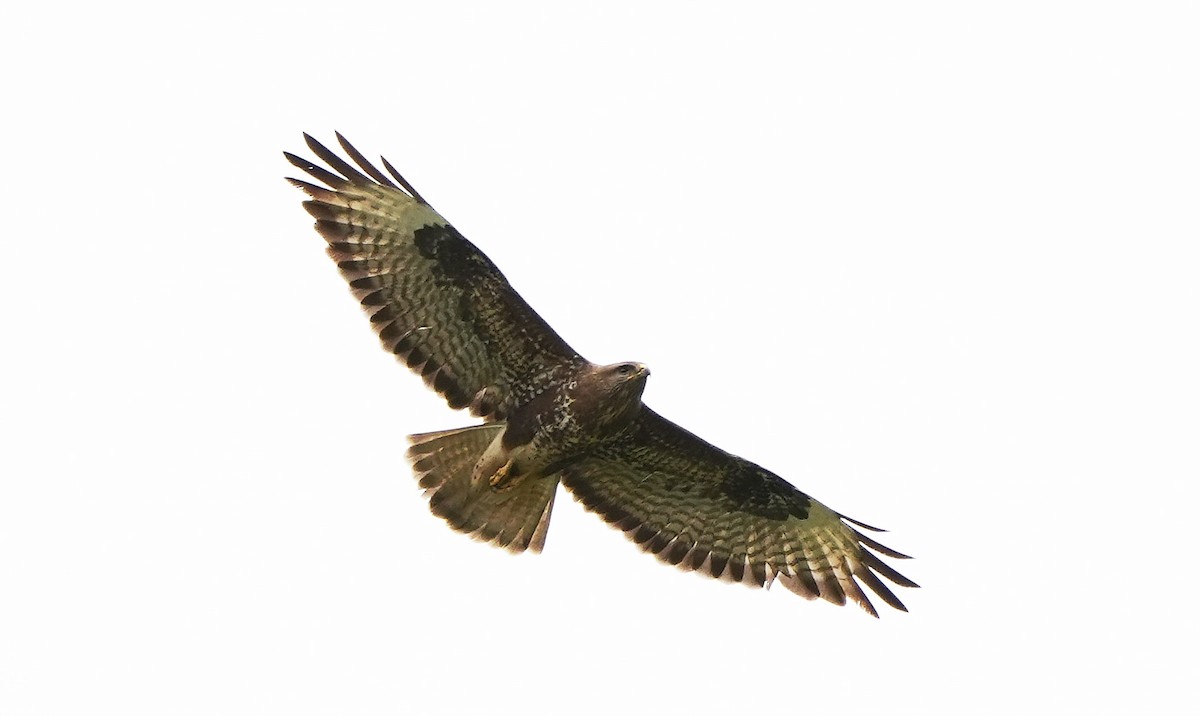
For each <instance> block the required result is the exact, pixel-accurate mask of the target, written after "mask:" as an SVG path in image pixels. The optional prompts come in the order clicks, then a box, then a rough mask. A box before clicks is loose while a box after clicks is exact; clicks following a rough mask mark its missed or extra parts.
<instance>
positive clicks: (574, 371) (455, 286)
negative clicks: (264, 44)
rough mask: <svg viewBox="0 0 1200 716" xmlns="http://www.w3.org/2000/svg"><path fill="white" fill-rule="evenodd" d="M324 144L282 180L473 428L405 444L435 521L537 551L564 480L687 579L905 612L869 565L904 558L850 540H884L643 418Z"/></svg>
mask: <svg viewBox="0 0 1200 716" xmlns="http://www.w3.org/2000/svg"><path fill="white" fill-rule="evenodd" d="M335 134H336V137H337V141H338V144H339V145H340V147H341V149H342V151H343V152H344V153H345V155H346V156H347V157H348V158H349V160H350V161H347V160H346V159H344V158H342V157H341V156H339V155H338V154H337V153H336V152H334V151H332V150H330V149H328V148H327V147H325V146H324V145H322V144H321V143H320V142H318V141H317V140H315V139H313V137H312V136H310V135H309V134H307V133H305V134H304V140H305V144H306V145H307V146H308V148H309V150H310V151H311V152H312V153H313V154H315V155H316V157H317V158H318V159H320V160H321V161H322V162H324V164H325V166H321V165H320V164H318V163H315V162H313V161H309V160H308V159H305V158H302V157H300V156H297V155H295V154H292V153H290V152H284V156H285V157H286V159H287V160H288V162H290V163H291V164H292V165H293V166H294V167H296V168H298V169H300V170H301V171H303V172H304V173H305V174H307V175H308V178H309V179H312V180H315V181H316V182H318V183H312V181H308V180H303V179H295V178H289V179H288V181H289V182H291V183H292V184H293V185H294V186H296V187H298V188H299V189H301V190H302V191H303V192H304V193H305V194H307V195H308V199H307V200H306V201H304V202H303V206H304V209H305V210H307V212H308V213H309V214H310V215H311V216H312V217H313V218H314V219H315V221H316V223H315V228H316V230H317V232H318V233H319V234H320V235H321V237H323V238H324V239H325V241H326V243H327V247H326V248H327V253H328V255H329V256H330V258H332V259H333V261H334V262H335V263H336V264H337V267H338V269H339V270H340V271H341V274H342V276H343V277H344V278H345V279H346V281H347V282H348V283H349V286H350V290H351V292H352V293H353V295H354V297H355V298H356V299H357V300H358V302H359V303H360V304H361V306H362V308H363V309H364V310H365V311H366V313H367V315H368V316H369V319H370V324H371V327H372V328H373V329H374V330H375V333H376V334H377V335H378V338H379V340H380V342H381V343H382V345H383V348H384V349H385V350H387V351H388V352H390V353H392V354H393V355H394V356H395V357H396V359H397V360H398V361H399V362H401V363H403V364H405V365H406V366H408V367H409V368H410V369H411V370H412V371H413V372H415V373H417V374H418V375H420V376H421V377H422V379H423V380H424V382H425V384H426V385H427V386H428V387H430V388H431V389H433V390H434V391H436V392H437V393H438V394H440V395H441V396H442V398H443V399H444V400H445V401H446V403H447V404H448V405H449V407H450V408H452V409H454V410H463V409H466V410H469V411H470V413H471V414H472V415H474V416H476V417H477V418H480V419H481V422H479V423H478V424H473V425H468V426H465V427H461V428H457V429H452V430H441V431H436V432H425V433H418V434H414V435H410V436H409V438H408V440H409V447H408V449H407V453H406V454H407V456H408V458H409V460H410V461H411V463H412V467H413V471H414V473H415V476H416V478H417V483H418V485H419V486H420V488H422V489H423V494H424V496H425V498H426V499H427V500H428V506H429V509H430V511H431V512H432V513H433V514H434V515H436V516H438V517H440V518H442V519H443V520H445V522H446V523H447V524H448V525H449V526H450V527H451V528H453V529H454V530H457V531H459V532H463V533H466V534H468V535H470V536H472V537H474V538H476V539H478V540H481V541H483V542H486V543H489V544H492V545H495V546H497V547H501V548H506V549H508V550H509V551H512V552H524V551H530V552H540V551H542V548H543V547H544V545H545V541H546V533H547V529H548V527H549V523H550V513H551V511H552V510H553V507H554V498H555V495H556V494H557V492H558V486H559V485H560V484H561V485H562V486H563V487H564V488H565V489H566V490H568V491H569V492H570V493H571V494H572V496H573V497H574V498H575V499H577V500H578V501H579V502H581V503H582V504H583V505H584V507H586V508H587V509H588V510H590V511H591V512H594V513H596V514H597V515H599V516H600V517H601V518H603V520H604V521H606V522H607V523H609V524H610V525H612V526H613V527H615V528H616V529H618V530H620V531H622V532H624V533H625V534H626V535H627V536H628V537H629V538H630V539H631V540H632V541H633V542H635V543H636V544H637V545H639V546H640V547H641V548H642V549H643V550H644V551H646V552H649V553H652V554H654V555H656V556H657V557H658V558H659V559H660V560H662V561H663V562H666V563H668V564H671V565H675V566H676V567H678V568H680V569H683V570H685V571H692V572H697V573H700V574H703V575H707V576H710V577H714V578H718V579H721V580H724V581H731V582H740V583H742V584H745V585H748V586H751V587H767V588H769V587H770V586H771V585H772V584H773V583H775V582H778V583H780V584H782V585H783V586H784V587H785V588H786V589H787V590H789V591H791V592H794V593H795V594H798V595H799V596H801V597H804V598H806V599H810V600H812V599H817V598H821V599H823V600H825V601H827V602H830V603H833V604H837V605H844V604H846V603H847V601H852V602H854V603H856V604H858V605H859V606H860V607H862V609H864V610H865V611H866V612H867V613H869V614H871V615H872V616H875V617H876V618H878V616H879V613H878V611H877V610H876V608H875V606H874V605H873V603H872V601H871V599H870V598H869V597H868V595H867V593H866V591H864V589H863V587H866V588H867V589H869V590H870V591H871V592H872V593H873V594H874V595H875V596H877V597H878V598H879V599H882V600H883V602H884V603H886V604H888V605H889V606H891V607H893V608H895V609H898V610H901V611H905V612H907V611H908V609H907V607H905V605H904V604H903V602H901V600H900V599H899V598H898V597H897V596H896V595H895V593H894V592H893V591H892V589H891V588H889V587H888V585H887V584H885V583H884V581H883V580H882V579H880V577H884V578H886V579H887V580H889V581H890V582H892V583H893V584H896V585H899V586H903V587H917V586H918V585H917V584H916V583H915V582H913V581H912V580H911V579H909V578H907V577H905V576H903V575H902V574H900V573H899V572H898V571H896V570H895V569H894V568H893V567H892V566H890V565H889V564H887V563H886V562H884V561H883V559H881V558H880V555H883V556H886V557H891V558H894V559H909V557H908V555H905V554H903V553H901V552H898V551H896V550H894V549H891V548H889V547H886V546H884V545H882V544H880V543H879V542H877V541H876V540H874V539H872V538H871V537H869V536H867V535H866V534H864V532H863V531H861V530H865V531H868V532H882V531H883V530H880V529H879V528H876V527H872V526H870V525H868V524H865V523H863V522H859V521H858V520H854V519H851V518H850V517H847V516H845V515H843V514H841V513H838V512H835V511H834V510H832V509H830V508H829V507H827V506H826V505H824V504H823V503H821V502H819V501H817V500H816V499H814V498H812V497H810V496H809V495H807V494H805V493H803V492H801V491H800V490H799V489H797V488H796V487H794V486H793V485H792V484H791V483H789V482H787V481H786V480H784V479H783V478H781V477H779V476H778V475H776V474H774V473H772V472H770V471H768V470H766V469H765V468H762V467H760V466H759V465H757V464H755V463H753V462H750V461H749V460H746V459H744V458H741V457H738V456H736V455H732V454H730V453H728V452H725V451H724V450H721V449H720V448H718V447H716V446H714V445H712V444H710V443H708V442H706V441H705V440H703V439H701V438H699V437H697V436H696V435H694V434H692V433H690V432H688V431H687V430H685V429H684V428H682V427H680V426H678V425H676V424H675V423H673V422H671V421H670V420H668V419H667V418H664V417H662V416H660V415H659V414H658V413H656V412H654V411H653V410H652V409H651V408H650V407H648V406H647V405H645V404H644V403H643V401H642V394H643V391H644V389H645V387H646V382H647V379H648V378H649V376H650V370H649V368H648V367H647V366H645V365H644V364H642V363H638V362H635V361H625V362H621V363H614V364H611V365H598V364H594V363H592V362H590V361H588V360H587V359H585V358H584V357H583V356H581V355H580V354H579V353H578V352H576V351H575V350H574V349H572V348H571V347H570V346H569V345H568V344H567V342H566V341H565V340H564V339H563V338H562V337H560V336H559V335H558V333H556V332H555V331H554V329H552V328H551V327H550V326H549V325H548V324H547V323H546V321H545V320H543V319H542V317H541V316H539V315H538V314H537V313H536V312H535V311H534V310H533V308H532V307H530V305H529V304H528V303H526V302H525V300H524V299H523V298H521V296H520V295H519V294H518V293H517V292H516V290H514V289H513V287H512V285H511V284H510V283H509V282H508V280H507V279H506V278H505V277H504V275H503V274H502V273H501V272H500V270H499V269H498V268H497V267H496V266H495V264H493V263H492V261H491V260H490V259H488V257H487V256H486V255H484V253H483V252H482V251H480V250H479V249H478V248H477V247H476V246H475V245H474V244H473V243H471V242H470V241H468V240H467V239H466V238H465V237H463V236H462V234H460V233H459V232H458V231H457V230H456V229H455V228H454V227H453V226H452V225H451V224H450V223H449V222H448V221H446V219H444V218H443V217H442V216H441V214H439V213H438V212H437V211H435V210H434V209H433V207H432V206H430V204H429V202H427V201H426V200H425V199H424V198H423V197H422V196H421V194H420V193H419V192H418V191H417V190H416V189H415V188H413V186H412V185H411V184H410V183H409V182H408V181H407V180H405V179H404V177H403V176H402V175H401V174H400V173H399V172H398V171H396V169H395V168H394V167H393V166H392V165H391V164H390V163H389V162H388V161H387V159H385V158H383V157H380V162H381V164H382V166H383V168H384V169H386V170H387V174H384V173H383V172H381V171H380V170H379V169H378V168H377V167H376V166H375V165H373V164H372V163H371V162H370V161H368V160H367V159H366V157H364V156H363V155H362V154H361V153H360V152H359V151H358V150H357V149H355V148H354V146H353V145H351V144H350V142H348V141H347V140H346V139H345V137H343V136H342V135H341V134H340V133H335ZM350 162H353V164H351V163H350Z"/></svg>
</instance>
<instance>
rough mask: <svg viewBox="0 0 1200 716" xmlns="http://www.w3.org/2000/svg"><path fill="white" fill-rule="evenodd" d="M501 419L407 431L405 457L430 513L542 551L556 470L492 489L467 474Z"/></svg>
mask: <svg viewBox="0 0 1200 716" xmlns="http://www.w3.org/2000/svg"><path fill="white" fill-rule="evenodd" d="M504 427H505V424H504V423H486V424H484V425H475V426H472V427H468V428H458V429H455V430H442V431H439V432H434V433H421V434H419V435H410V436H409V437H408V440H409V442H410V443H412V447H410V448H409V449H408V457H409V459H410V460H412V463H413V470H414V471H415V472H416V475H417V480H418V482H419V483H420V485H421V487H423V488H425V496H426V497H427V498H428V499H429V509H430V511H431V512H433V514H435V515H437V516H438V517H441V518H442V519H444V520H446V523H447V524H448V525H450V526H451V527H452V528H454V529H456V530H458V531H459V532H465V533H467V534H469V535H471V536H472V537H474V538H475V539H478V540H481V541H483V542H488V543H490V544H494V545H496V546H497V547H504V548H505V549H507V550H509V551H510V552H524V551H525V550H526V549H529V550H532V551H534V552H541V551H542V547H543V546H544V545H545V543H546V528H547V527H548V526H549V524H550V511H551V510H552V508H553V507H554V493H555V491H556V490H557V488H558V476H557V475H553V476H549V477H537V478H532V479H527V480H522V481H521V482H519V483H518V484H516V485H514V486H513V487H511V488H509V489H505V490H495V489H492V487H491V486H490V485H489V484H488V483H487V481H486V480H481V481H478V482H477V483H476V482H475V481H473V480H472V479H471V472H472V470H473V468H474V467H475V463H476V462H478V461H479V458H480V456H481V455H483V451H484V450H486V449H487V447H488V445H490V444H491V443H492V441H493V440H495V439H496V438H497V437H498V436H499V435H500V434H501V433H502V432H504Z"/></svg>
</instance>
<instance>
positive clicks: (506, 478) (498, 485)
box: [488, 458, 524, 490]
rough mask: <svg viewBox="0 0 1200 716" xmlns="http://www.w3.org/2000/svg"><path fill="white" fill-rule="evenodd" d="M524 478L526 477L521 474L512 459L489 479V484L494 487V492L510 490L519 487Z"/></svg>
mask: <svg viewBox="0 0 1200 716" xmlns="http://www.w3.org/2000/svg"><path fill="white" fill-rule="evenodd" d="M523 477H524V475H522V474H520V472H519V471H518V470H517V469H516V467H515V466H514V465H513V460H512V459H511V458H510V459H509V460H508V462H506V463H504V464H503V465H501V466H500V467H499V469H497V470H496V472H495V473H494V474H493V475H492V476H491V477H489V478H488V484H489V485H491V486H492V489H493V490H508V489H511V488H513V487H516V486H517V485H519V484H520V483H521V479H522V478H523Z"/></svg>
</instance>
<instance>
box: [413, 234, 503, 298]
mask: <svg viewBox="0 0 1200 716" xmlns="http://www.w3.org/2000/svg"><path fill="white" fill-rule="evenodd" d="M413 243H414V244H415V245H416V247H417V251H419V252H420V254H421V256H423V257H425V258H427V259H429V260H431V261H433V262H435V268H434V273H435V275H436V276H437V278H439V279H441V280H442V281H445V282H446V283H450V284H454V285H456V286H458V287H460V288H463V289H467V288H470V287H471V286H472V285H473V283H474V282H476V281H478V280H480V279H487V278H491V277H493V276H495V275H497V274H498V273H499V271H497V269H496V267H495V266H493V265H492V262H491V261H489V260H488V258H487V257H486V256H484V255H483V253H482V252H481V251H480V250H479V249H477V248H475V246H474V245H473V244H472V243H471V242H470V241H467V240H466V239H465V238H463V235H462V234H460V233H458V230H457V229H455V228H454V227H453V226H449V225H437V224H426V225H425V226H422V227H421V228H419V229H417V230H416V231H414V232H413Z"/></svg>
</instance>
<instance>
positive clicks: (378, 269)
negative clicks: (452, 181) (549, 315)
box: [284, 134, 582, 420]
mask: <svg viewBox="0 0 1200 716" xmlns="http://www.w3.org/2000/svg"><path fill="white" fill-rule="evenodd" d="M337 137H338V142H339V143H340V144H341V146H342V149H343V150H345V152H346V154H347V155H349V157H350V158H351V159H352V160H353V161H354V163H355V164H357V165H358V168H357V169H356V168H355V167H354V166H351V165H350V164H349V163H348V162H346V161H345V160H343V159H342V158H340V157H339V156H338V155H336V154H335V153H333V152H332V151H330V150H329V149H327V148H325V147H324V146H322V145H321V144H320V143H319V142H317V141H316V140H315V139H313V138H312V137H310V136H308V135H307V134H305V135H304V138H305V140H306V142H307V143H308V147H309V149H311V150H312V151H313V152H314V153H315V154H316V155H317V156H318V157H320V158H321V159H322V160H324V162H325V163H326V164H327V165H329V167H330V168H331V169H333V172H331V171H328V170H326V169H324V168H322V167H320V166H318V165H316V164H314V163H313V162H310V161H308V160H306V159H303V158H301V157H298V156H296V155H294V154H289V153H287V152H285V153H284V156H286V157H287V159H288V161H290V162H291V163H292V164H293V165H295V166H297V167H299V168H300V169H302V170H304V171H305V172H307V173H308V174H309V175H310V176H312V177H313V178H315V179H317V180H318V181H320V182H321V183H322V184H324V185H325V186H317V185H315V184H311V183H309V182H306V181H300V180H298V179H289V181H291V182H292V183H293V184H295V185H296V186H297V187H299V188H301V189H303V190H304V191H305V192H306V193H307V194H308V195H309V196H310V197H312V199H311V200H310V201H306V202H304V208H305V209H307V210H308V213H310V214H312V215H313V217H314V218H315V219H316V220H317V223H316V228H317V231H318V232H320V234H321V236H323V237H324V238H325V240H326V241H327V242H328V243H329V249H328V250H329V256H330V257H331V258H333V260H334V261H336V262H337V265H338V268H340V269H341V271H342V275H343V276H345V278H346V280H347V281H349V282H350V288H351V290H352V291H353V292H354V295H355V297H356V298H358V300H359V302H360V303H361V304H362V306H363V308H364V309H365V310H366V311H367V313H368V314H369V315H370V317H371V325H372V326H373V327H374V329H375V331H376V333H378V334H379V340H380V341H381V342H382V343H383V346H384V348H386V349H387V350H388V351H390V352H392V353H394V354H395V355H396V357H397V358H398V359H399V360H400V361H402V362H404V363H406V364H407V365H408V367H409V368H411V369H413V371H415V372H416V373H418V374H420V375H421V376H422V377H423V378H424V379H425V382H426V383H427V384H428V385H429V386H430V387H432V388H433V389H434V390H436V391H437V392H438V393H440V394H441V395H442V396H443V397H445V399H446V402H447V403H449V404H450V407H451V408H455V409H460V408H467V407H469V408H471V410H472V412H474V413H475V414H476V415H482V416H484V417H485V418H488V419H490V420H500V419H503V418H504V416H505V414H506V412H507V410H508V408H509V407H510V406H511V405H512V404H513V403H514V402H516V403H520V402H523V401H525V400H528V399H529V398H530V397H532V394H533V392H535V391H536V386H537V385H539V384H544V383H545V382H546V381H547V380H549V379H552V378H553V377H554V375H556V374H557V373H558V372H560V371H565V370H568V369H571V368H572V367H573V366H576V365H578V364H580V363H581V362H582V359H581V358H580V356H579V354H578V353H576V352H575V351H574V350H572V349H571V347H570V346H568V345H567V343H566V341H564V340H563V339H562V338H560V337H559V336H558V334H556V333H555V332H554V330H553V329H551V328H550V326H549V325H547V324H546V322H545V321H544V320H542V318H541V317H540V316H538V315H537V313H535V312H534V311H533V309H532V308H530V307H529V304H527V303H525V301H524V300H523V299H522V298H521V297H520V296H519V295H518V294H517V292H516V291H514V290H513V288H512V286H510V285H509V283H508V281H507V280H506V279H505V278H504V275H503V274H501V273H500V270H499V269H497V268H496V266H495V265H494V264H493V263H492V262H491V261H490V260H488V258H487V257H486V256H484V255H483V252H481V251H480V250H479V249H477V248H475V246H474V245H473V244H471V242H469V241H467V240H466V239H465V238H463V236H462V235H461V234H459V233H458V231H456V230H455V229H454V227H453V226H451V225H450V224H449V222H447V221H446V220H445V219H443V218H442V217H441V216H440V215H439V214H438V213H437V212H436V211H434V210H433V209H432V208H431V207H430V206H429V204H428V203H427V202H426V201H425V200H424V199H423V198H421V195H420V194H418V193H417V192H416V190H414V189H413V188H412V186H411V185H410V184H409V183H408V182H407V181H405V180H404V178H403V177H401V176H400V174H399V173H397V172H396V170H395V169H393V168H392V166H391V164H389V163H388V161H387V160H386V159H384V160H382V161H383V166H384V167H386V168H387V170H388V172H390V173H391V175H392V177H393V178H394V179H395V180H396V182H398V183H399V186H397V185H396V183H393V182H392V181H391V179H389V178H388V177H387V176H385V175H384V174H383V172H381V171H379V170H378V169H377V168H376V167H374V166H372V165H371V163H370V162H368V161H367V160H366V159H365V158H364V157H363V156H362V154H360V153H359V152H358V151H357V150H355V149H354V147H352V146H351V145H350V144H349V142H347V141H346V140H345V139H344V138H343V137H342V135H340V134H339V135H337ZM359 169H361V170H362V171H359ZM335 172H336V173H335Z"/></svg>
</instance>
